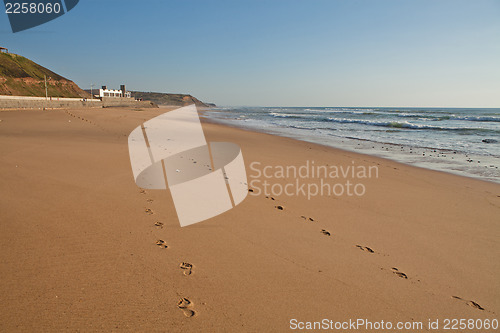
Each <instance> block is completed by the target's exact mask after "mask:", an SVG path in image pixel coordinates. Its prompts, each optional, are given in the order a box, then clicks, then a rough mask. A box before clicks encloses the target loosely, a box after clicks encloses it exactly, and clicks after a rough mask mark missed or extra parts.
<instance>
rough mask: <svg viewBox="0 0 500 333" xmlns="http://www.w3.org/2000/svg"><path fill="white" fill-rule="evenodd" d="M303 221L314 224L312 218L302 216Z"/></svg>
mask: <svg viewBox="0 0 500 333" xmlns="http://www.w3.org/2000/svg"><path fill="white" fill-rule="evenodd" d="M300 217H301V218H302V219H303V220H306V221H310V222H314V219H313V218H312V217H306V216H304V215H302V216H300Z"/></svg>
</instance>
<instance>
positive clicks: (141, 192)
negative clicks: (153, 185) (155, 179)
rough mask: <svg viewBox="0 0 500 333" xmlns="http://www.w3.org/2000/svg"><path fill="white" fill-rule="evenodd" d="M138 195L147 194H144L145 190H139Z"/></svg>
mask: <svg viewBox="0 0 500 333" xmlns="http://www.w3.org/2000/svg"><path fill="white" fill-rule="evenodd" d="M139 193H140V194H146V193H147V192H146V190H140V191H139Z"/></svg>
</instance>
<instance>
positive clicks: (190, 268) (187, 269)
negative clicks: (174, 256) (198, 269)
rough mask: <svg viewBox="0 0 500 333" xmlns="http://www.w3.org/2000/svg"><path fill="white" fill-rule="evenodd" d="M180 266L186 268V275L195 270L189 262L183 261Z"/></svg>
mask: <svg viewBox="0 0 500 333" xmlns="http://www.w3.org/2000/svg"><path fill="white" fill-rule="evenodd" d="M179 267H180V268H181V269H182V270H184V275H186V276H188V275H191V273H192V272H193V265H192V264H190V263H188V262H181V264H180V265H179Z"/></svg>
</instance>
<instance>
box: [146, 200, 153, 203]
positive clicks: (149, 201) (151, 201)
mask: <svg viewBox="0 0 500 333" xmlns="http://www.w3.org/2000/svg"><path fill="white" fill-rule="evenodd" d="M146 201H147V202H148V203H153V201H154V200H153V199H148V200H146Z"/></svg>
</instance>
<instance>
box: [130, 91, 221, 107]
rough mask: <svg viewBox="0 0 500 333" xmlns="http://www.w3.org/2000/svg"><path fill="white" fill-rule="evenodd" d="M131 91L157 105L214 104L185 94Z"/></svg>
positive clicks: (133, 94) (202, 105)
mask: <svg viewBox="0 0 500 333" xmlns="http://www.w3.org/2000/svg"><path fill="white" fill-rule="evenodd" d="M131 93H132V97H134V98H142V99H143V100H147V101H152V102H154V103H156V104H158V105H174V106H185V105H189V104H193V103H194V104H196V106H199V107H211V106H215V104H210V103H204V102H202V101H200V100H199V99H197V98H196V97H193V96H191V95H185V94H167V93H157V92H141V91H131Z"/></svg>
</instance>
